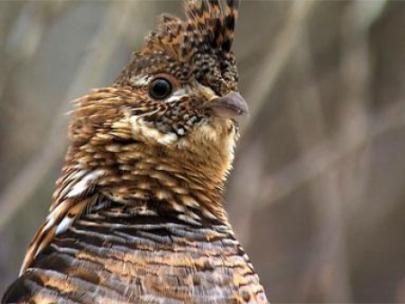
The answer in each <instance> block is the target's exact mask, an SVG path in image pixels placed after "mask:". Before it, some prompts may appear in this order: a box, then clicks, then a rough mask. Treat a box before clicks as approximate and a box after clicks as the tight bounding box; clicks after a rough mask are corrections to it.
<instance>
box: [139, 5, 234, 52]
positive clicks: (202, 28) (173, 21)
mask: <svg viewBox="0 0 405 304" xmlns="http://www.w3.org/2000/svg"><path fill="white" fill-rule="evenodd" d="M238 6H239V1H238V0H226V1H225V3H224V5H221V3H220V1H219V0H185V1H184V8H185V12H186V16H187V19H186V20H185V21H183V20H181V19H180V18H178V17H174V16H170V15H162V16H161V17H160V20H159V24H158V27H157V30H156V31H154V32H152V33H151V34H150V35H149V37H148V38H147V40H146V43H147V49H151V50H152V49H154V50H156V49H164V50H166V51H168V52H169V53H173V55H177V56H176V57H178V58H179V59H187V58H189V57H191V56H192V55H194V54H195V53H197V52H207V51H209V50H212V51H214V52H222V53H228V52H230V50H231V47H232V42H233V38H234V30H235V23H236V19H237V16H238Z"/></svg>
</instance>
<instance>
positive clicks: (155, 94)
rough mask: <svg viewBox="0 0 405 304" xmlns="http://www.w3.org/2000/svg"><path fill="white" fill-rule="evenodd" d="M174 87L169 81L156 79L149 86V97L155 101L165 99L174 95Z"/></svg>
mask: <svg viewBox="0 0 405 304" xmlns="http://www.w3.org/2000/svg"><path fill="white" fill-rule="evenodd" d="M172 90H173V87H172V84H171V83H170V81H169V80H167V79H165V78H156V79H154V80H152V82H151V84H150V86H149V95H150V96H151V97H152V98H154V99H165V98H166V97H168V96H169V95H170V94H171V93H172Z"/></svg>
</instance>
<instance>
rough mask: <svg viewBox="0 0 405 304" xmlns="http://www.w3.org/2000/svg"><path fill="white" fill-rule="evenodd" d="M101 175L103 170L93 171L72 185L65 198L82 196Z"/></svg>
mask: <svg viewBox="0 0 405 304" xmlns="http://www.w3.org/2000/svg"><path fill="white" fill-rule="evenodd" d="M103 173H104V171H103V170H95V171H91V172H89V173H87V174H86V175H85V176H84V177H83V178H82V179H81V180H80V181H79V182H78V183H75V184H73V187H72V188H71V189H70V190H69V192H68V194H67V195H66V197H67V198H74V197H78V196H80V195H82V194H83V193H84V192H85V191H86V190H88V188H89V186H90V184H91V183H92V182H94V181H95V180H97V179H98V178H99V177H100V176H101V175H102V174H103Z"/></svg>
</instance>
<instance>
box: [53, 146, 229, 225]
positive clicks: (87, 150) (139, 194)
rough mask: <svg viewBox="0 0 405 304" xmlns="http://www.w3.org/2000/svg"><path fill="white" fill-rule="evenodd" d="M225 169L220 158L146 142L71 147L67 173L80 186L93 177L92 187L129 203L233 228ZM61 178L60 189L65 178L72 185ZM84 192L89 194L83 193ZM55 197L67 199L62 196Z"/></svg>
mask: <svg viewBox="0 0 405 304" xmlns="http://www.w3.org/2000/svg"><path fill="white" fill-rule="evenodd" d="M220 165H221V164H220V160H217V159H215V158H213V159H209V158H207V157H204V158H199V157H198V156H197V155H191V154H189V153H186V152H185V151H165V150H164V149H162V148H158V147H145V146H144V145H143V144H141V143H131V144H110V145H100V146H98V147H96V146H93V145H90V144H87V145H81V146H72V147H70V149H69V151H68V153H67V157H66V165H65V168H64V170H63V171H64V172H63V175H67V174H68V175H69V176H72V171H74V172H77V176H79V180H78V181H76V182H77V183H80V182H81V181H83V180H84V179H85V178H86V177H88V180H89V181H88V182H87V187H89V188H92V189H94V190H93V191H96V192H97V193H100V194H102V195H104V196H107V197H108V198H110V199H111V200H113V201H116V202H121V203H124V204H126V205H128V204H140V203H142V204H143V205H145V203H146V206H155V207H156V206H159V207H161V210H165V213H166V214H172V215H174V216H176V217H178V218H180V219H182V220H184V221H186V222H189V223H192V224H203V223H209V222H214V223H222V224H227V223H228V221H227V217H226V213H225V210H224V207H223V185H224V180H225V177H224V176H220V174H219V173H218V171H219V170H218V168H219V166H220ZM60 180H62V184H60V185H58V188H63V187H65V186H64V185H63V180H65V182H69V183H70V184H72V182H71V181H69V179H67V178H63V177H62V178H61V179H60ZM90 180H91V181H90ZM69 187H70V189H72V186H71V185H70V186H69ZM79 190H80V189H79ZM60 192H61V191H57V193H60ZM83 193H89V190H88V189H87V190H84V189H83ZM55 199H56V200H57V199H62V198H58V197H57V195H56V197H55Z"/></svg>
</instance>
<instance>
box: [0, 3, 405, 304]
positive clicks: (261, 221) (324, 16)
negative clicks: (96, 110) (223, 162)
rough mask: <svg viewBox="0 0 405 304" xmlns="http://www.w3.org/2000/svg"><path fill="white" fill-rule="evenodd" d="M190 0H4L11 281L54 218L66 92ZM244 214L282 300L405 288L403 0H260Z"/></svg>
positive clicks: (253, 19) (108, 70)
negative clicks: (39, 231)
mask: <svg viewBox="0 0 405 304" xmlns="http://www.w3.org/2000/svg"><path fill="white" fill-rule="evenodd" d="M180 8H181V6H180V2H178V1H160V2H156V1H114V2H96V1H49V0H48V1H37V2H24V1H9V2H7V1H1V2H0V117H1V119H0V172H1V173H0V294H1V293H2V292H3V291H4V289H5V287H6V284H8V283H9V282H10V281H11V280H12V279H13V278H15V276H16V274H17V271H18V268H19V265H20V263H21V260H22V256H23V254H24V250H25V248H26V246H27V243H28V242H29V240H30V238H31V236H32V235H33V233H34V231H35V229H36V228H37V227H38V226H39V224H40V223H41V222H42V220H43V219H44V217H45V215H46V213H47V207H48V205H49V203H50V196H51V192H52V190H53V183H54V181H55V179H56V177H57V176H58V172H59V169H60V166H61V162H62V157H63V153H64V150H65V145H66V129H65V125H66V119H67V116H66V115H64V113H65V112H67V111H68V110H69V108H70V104H69V103H68V102H67V101H68V100H70V99H73V98H75V97H78V96H80V95H81V94H83V93H85V92H87V91H88V90H89V89H90V88H93V87H100V86H104V85H108V84H110V83H111V82H112V81H113V80H114V78H115V77H116V76H117V74H118V73H119V71H120V69H121V68H122V67H123V65H124V64H125V62H126V61H127V60H128V58H129V56H130V53H131V51H132V50H133V49H134V48H136V47H137V46H139V44H140V43H141V42H142V39H143V36H144V35H145V33H146V32H147V31H148V30H150V29H152V26H153V24H154V19H155V16H156V15H158V14H159V13H161V12H164V11H168V12H171V13H180ZM235 49H236V53H237V55H238V59H239V68H240V75H241V91H242V93H243V95H244V96H245V97H246V99H247V100H248V102H249V103H250V108H251V114H250V118H249V120H248V121H244V122H243V124H242V130H243V135H242V138H241V142H240V145H239V149H238V153H237V159H236V163H235V168H234V171H233V174H232V176H231V178H230V181H229V183H228V187H227V201H228V204H227V209H228V211H229V214H230V217H231V221H232V223H233V225H234V227H235V230H236V231H237V234H238V235H239V237H240V239H241V241H242V243H243V244H244V246H245V249H246V250H247V252H248V253H249V255H250V257H251V259H252V261H253V263H254V265H255V267H256V270H257V271H258V272H259V274H260V276H261V280H262V282H263V284H264V286H265V288H266V290H267V293H268V295H269V298H270V299H271V300H272V302H273V303H278V302H307V303H313V302H359V303H360V302H363V303H364V302H405V233H404V232H405V221H404V217H405V84H404V82H405V2H404V1H377V0H375V1H303V0H298V1H250V0H246V1H244V2H243V3H242V6H241V18H240V22H239V26H238V33H237V42H236V45H235Z"/></svg>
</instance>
